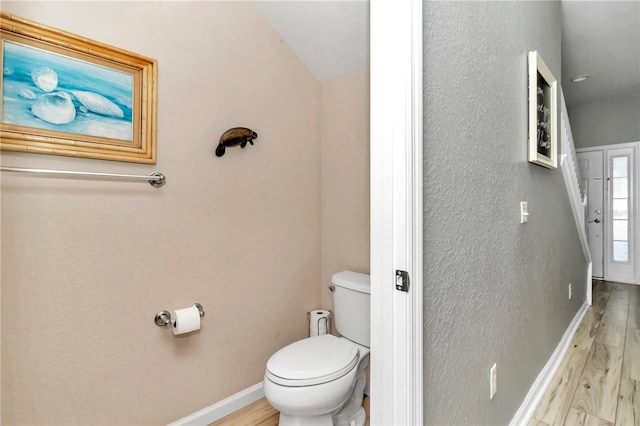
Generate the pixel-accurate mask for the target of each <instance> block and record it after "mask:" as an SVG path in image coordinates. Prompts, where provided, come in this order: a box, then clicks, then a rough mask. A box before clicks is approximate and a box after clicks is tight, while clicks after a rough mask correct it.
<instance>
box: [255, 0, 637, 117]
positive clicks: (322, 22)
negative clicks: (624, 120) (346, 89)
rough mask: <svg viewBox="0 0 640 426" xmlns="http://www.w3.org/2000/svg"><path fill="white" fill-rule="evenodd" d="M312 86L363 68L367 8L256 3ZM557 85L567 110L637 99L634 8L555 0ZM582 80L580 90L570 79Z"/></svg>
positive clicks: (364, 4)
mask: <svg viewBox="0 0 640 426" xmlns="http://www.w3.org/2000/svg"><path fill="white" fill-rule="evenodd" d="M254 4H255V5H256V7H257V8H258V9H259V10H260V11H261V12H262V13H263V14H264V15H265V17H266V18H267V19H268V20H269V21H270V22H271V24H272V25H273V26H274V28H275V29H276V31H278V33H279V34H280V36H281V37H282V39H283V40H284V41H285V42H286V43H287V44H288V45H289V46H290V47H291V48H292V49H293V51H294V52H296V54H297V55H298V56H299V57H300V59H301V60H302V61H303V62H304V63H305V64H306V65H307V67H308V68H309V69H310V70H311V72H312V74H313V75H314V76H315V77H316V79H317V80H318V81H320V82H325V81H328V80H331V79H333V78H335V77H338V76H340V75H342V74H344V73H346V72H348V71H350V70H352V69H355V68H357V67H359V66H362V65H364V64H367V63H368V62H369V2H368V1H259V0H254ZM561 10H562V24H563V30H562V78H561V81H562V86H563V91H564V95H565V99H566V102H567V105H568V106H572V105H578V104H583V103H589V102H595V101H597V100H598V99H603V98H614V97H622V96H631V95H638V94H640V1H638V0H631V1H613V0H601V1H576V0H563V1H562V2H561ZM583 74H586V75H589V79H587V80H586V81H584V82H582V83H572V82H571V78H573V77H576V76H578V75H583Z"/></svg>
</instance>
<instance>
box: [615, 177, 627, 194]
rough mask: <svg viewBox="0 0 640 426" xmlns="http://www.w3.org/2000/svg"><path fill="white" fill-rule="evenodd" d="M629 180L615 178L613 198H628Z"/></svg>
mask: <svg viewBox="0 0 640 426" xmlns="http://www.w3.org/2000/svg"><path fill="white" fill-rule="evenodd" d="M628 187H629V185H628V183H627V178H616V177H614V178H613V198H628V197H629V195H628V194H629V192H628Z"/></svg>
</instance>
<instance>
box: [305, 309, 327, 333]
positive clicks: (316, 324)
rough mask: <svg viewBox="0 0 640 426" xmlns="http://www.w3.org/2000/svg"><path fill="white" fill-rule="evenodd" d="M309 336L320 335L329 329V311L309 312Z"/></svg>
mask: <svg viewBox="0 0 640 426" xmlns="http://www.w3.org/2000/svg"><path fill="white" fill-rule="evenodd" d="M307 316H308V317H309V336H310V337H314V336H321V335H323V334H327V333H329V332H330V331H331V311H327V310H315V311H311V312H309V314H308V315H307Z"/></svg>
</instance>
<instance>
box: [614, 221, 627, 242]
mask: <svg viewBox="0 0 640 426" xmlns="http://www.w3.org/2000/svg"><path fill="white" fill-rule="evenodd" d="M628 224H629V222H628V221H626V220H614V221H613V239H614V240H617V241H629V233H628V232H627V229H628Z"/></svg>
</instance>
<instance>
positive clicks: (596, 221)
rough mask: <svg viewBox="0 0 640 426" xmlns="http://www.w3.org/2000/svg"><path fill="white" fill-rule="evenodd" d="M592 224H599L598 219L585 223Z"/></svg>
mask: <svg viewBox="0 0 640 426" xmlns="http://www.w3.org/2000/svg"><path fill="white" fill-rule="evenodd" d="M593 222H595V223H600V219H595V220H590V221H589V222H587V223H593Z"/></svg>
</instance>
